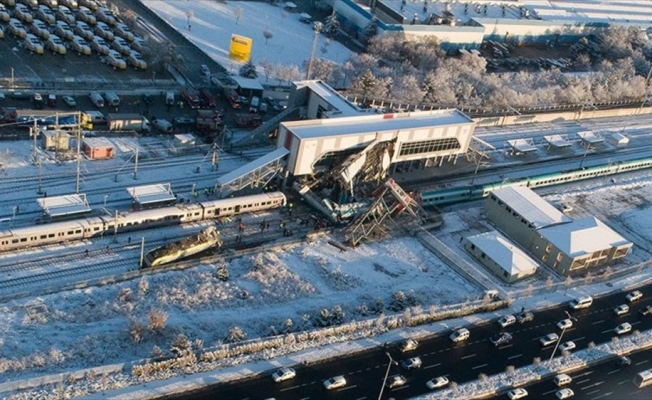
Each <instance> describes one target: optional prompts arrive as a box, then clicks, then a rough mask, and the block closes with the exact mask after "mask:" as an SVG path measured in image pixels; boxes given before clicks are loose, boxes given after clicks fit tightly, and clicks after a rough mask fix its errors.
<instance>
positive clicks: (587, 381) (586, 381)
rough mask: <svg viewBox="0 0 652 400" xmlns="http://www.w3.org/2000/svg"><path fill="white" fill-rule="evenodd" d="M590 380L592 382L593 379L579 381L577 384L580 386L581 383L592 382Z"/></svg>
mask: <svg viewBox="0 0 652 400" xmlns="http://www.w3.org/2000/svg"><path fill="white" fill-rule="evenodd" d="M590 380H591V378H586V379H584V380H581V381H577V382H575V383H577V384H578V385H579V384H580V383H584V382H588V381H590Z"/></svg>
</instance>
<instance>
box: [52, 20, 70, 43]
mask: <svg viewBox="0 0 652 400" xmlns="http://www.w3.org/2000/svg"><path fill="white" fill-rule="evenodd" d="M54 34H55V35H57V36H59V37H60V38H63V39H66V40H72V38H73V37H74V36H75V34H74V32H73V31H72V29H70V25H68V24H67V23H65V22H64V21H57V23H56V25H55V27H54Z"/></svg>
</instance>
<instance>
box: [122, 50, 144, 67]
mask: <svg viewBox="0 0 652 400" xmlns="http://www.w3.org/2000/svg"><path fill="white" fill-rule="evenodd" d="M127 61H129V64H131V66H133V67H134V68H135V69H141V70H145V69H147V61H145V60H143V57H142V56H141V55H140V53H139V52H137V51H134V50H132V51H131V52H130V53H129V55H128V56H127Z"/></svg>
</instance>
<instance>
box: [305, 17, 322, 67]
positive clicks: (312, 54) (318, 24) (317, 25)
mask: <svg viewBox="0 0 652 400" xmlns="http://www.w3.org/2000/svg"><path fill="white" fill-rule="evenodd" d="M313 29H314V30H315V40H314V41H313V42H312V52H310V60H309V61H308V69H307V70H306V80H309V79H310V72H311V70H312V60H313V59H314V58H315V51H316V50H317V43H318V42H319V33H320V32H321V22H315V25H314V28H313Z"/></svg>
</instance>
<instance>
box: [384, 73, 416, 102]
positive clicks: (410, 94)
mask: <svg viewBox="0 0 652 400" xmlns="http://www.w3.org/2000/svg"><path fill="white" fill-rule="evenodd" d="M423 95H424V92H423V91H421V85H420V84H419V81H418V80H417V77H416V76H414V75H403V76H400V77H398V79H397V80H395V84H394V86H393V87H392V89H391V94H390V97H391V98H392V100H396V101H400V102H405V103H410V104H417V103H420V102H421V101H422V100H423Z"/></svg>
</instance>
